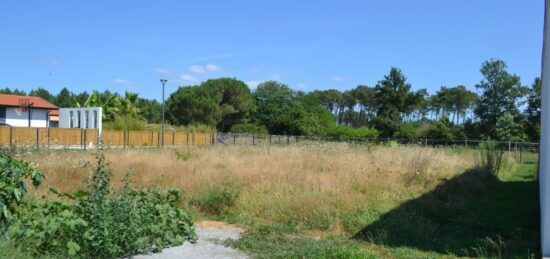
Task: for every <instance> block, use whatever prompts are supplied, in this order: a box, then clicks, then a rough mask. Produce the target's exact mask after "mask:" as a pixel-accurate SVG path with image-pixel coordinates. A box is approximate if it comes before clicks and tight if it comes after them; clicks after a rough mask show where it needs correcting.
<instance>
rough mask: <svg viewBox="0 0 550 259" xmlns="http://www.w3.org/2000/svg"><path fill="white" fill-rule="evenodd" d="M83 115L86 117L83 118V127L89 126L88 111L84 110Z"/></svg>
mask: <svg viewBox="0 0 550 259" xmlns="http://www.w3.org/2000/svg"><path fill="white" fill-rule="evenodd" d="M84 116H85V117H86V118H84V119H85V124H84V128H87V129H88V128H90V111H84Z"/></svg>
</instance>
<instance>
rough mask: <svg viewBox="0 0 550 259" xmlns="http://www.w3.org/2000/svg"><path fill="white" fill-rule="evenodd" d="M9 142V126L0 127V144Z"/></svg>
mask: <svg viewBox="0 0 550 259" xmlns="http://www.w3.org/2000/svg"><path fill="white" fill-rule="evenodd" d="M9 144H10V127H0V145H9Z"/></svg>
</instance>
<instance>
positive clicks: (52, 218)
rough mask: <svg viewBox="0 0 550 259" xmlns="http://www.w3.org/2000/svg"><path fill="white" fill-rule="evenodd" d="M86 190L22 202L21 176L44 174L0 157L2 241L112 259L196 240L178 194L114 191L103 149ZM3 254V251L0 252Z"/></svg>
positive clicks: (25, 247)
mask: <svg viewBox="0 0 550 259" xmlns="http://www.w3.org/2000/svg"><path fill="white" fill-rule="evenodd" d="M97 158H98V163H97V167H96V169H95V171H94V172H93V175H92V182H91V184H90V185H89V186H88V189H87V190H85V191H84V190H81V191H77V192H75V193H59V192H57V191H56V190H55V189H51V191H52V192H54V193H55V194H57V197H58V198H57V199H53V200H48V201H45V200H44V201H37V200H34V201H23V199H24V194H25V193H26V186H25V178H28V177H32V180H33V183H34V184H35V185H38V184H40V182H41V180H42V178H43V176H42V174H41V173H40V172H39V171H38V170H37V169H36V168H34V167H33V166H32V165H30V164H27V163H25V162H23V161H20V160H17V159H14V158H12V157H10V156H9V155H1V156H0V165H1V166H2V167H0V180H2V181H0V205H1V207H0V208H2V212H3V213H2V215H3V216H2V217H0V231H1V234H2V237H3V239H5V240H4V241H8V242H13V243H16V244H17V245H18V247H17V248H18V249H21V250H23V251H26V252H30V253H32V254H34V255H52V256H55V257H67V256H70V257H86V258H114V257H121V256H129V255H132V254H137V253H146V252H150V251H159V250H161V249H163V248H165V247H168V246H174V245H180V244H182V243H183V242H185V241H187V240H188V241H191V242H194V241H195V240H196V238H197V237H196V234H195V232H194V227H193V222H192V220H191V217H190V216H189V215H188V213H187V212H185V211H184V210H182V209H180V208H178V207H177V204H178V203H179V202H180V192H179V190H176V189H171V190H168V191H167V192H166V193H160V192H158V191H155V190H152V189H147V190H144V189H139V188H133V187H131V186H130V180H131V173H127V174H126V177H125V179H124V187H123V189H122V190H120V191H115V190H114V189H112V188H111V187H110V185H109V183H110V180H111V172H110V170H109V167H108V164H107V163H106V161H105V158H104V155H103V151H102V150H101V149H100V151H99V153H98V157H97ZM0 255H1V253H0Z"/></svg>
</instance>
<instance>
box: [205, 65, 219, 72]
mask: <svg viewBox="0 0 550 259" xmlns="http://www.w3.org/2000/svg"><path fill="white" fill-rule="evenodd" d="M205 69H206V71H208V72H216V71H220V70H221V69H222V68H221V67H219V66H216V65H212V64H208V65H206V67H205Z"/></svg>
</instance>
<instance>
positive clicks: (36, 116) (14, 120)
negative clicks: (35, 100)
mask: <svg viewBox="0 0 550 259" xmlns="http://www.w3.org/2000/svg"><path fill="white" fill-rule="evenodd" d="M31 116H32V117H31V127H40V128H45V127H48V110H46V109H36V108H33V109H32V112H31ZM6 123H7V124H9V125H10V126H14V127H28V126H29V110H27V111H17V110H16V108H14V107H6Z"/></svg>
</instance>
